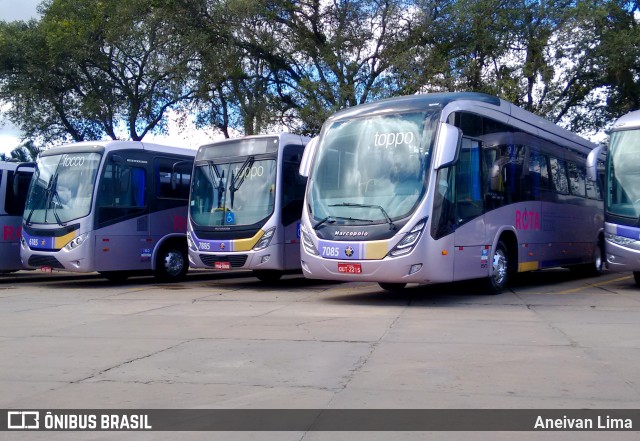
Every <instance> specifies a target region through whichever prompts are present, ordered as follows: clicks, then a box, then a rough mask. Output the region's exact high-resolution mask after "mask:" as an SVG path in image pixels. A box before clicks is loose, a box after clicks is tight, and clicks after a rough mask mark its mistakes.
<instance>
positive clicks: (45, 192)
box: [24, 153, 102, 225]
mask: <svg viewBox="0 0 640 441" xmlns="http://www.w3.org/2000/svg"><path fill="white" fill-rule="evenodd" d="M101 156H102V155H100V154H99V153H73V154H62V155H52V156H44V157H41V158H40V159H38V162H37V167H36V171H35V173H34V175H33V179H32V180H31V186H30V187H29V194H28V196H27V203H26V207H25V211H24V220H25V223H26V224H28V225H29V224H32V223H37V224H58V225H63V224H65V223H66V222H69V221H71V220H74V219H79V218H81V217H84V216H86V215H88V214H89V213H90V211H91V200H92V196H93V188H94V184H95V181H96V175H97V172H98V167H99V165H100V159H101Z"/></svg>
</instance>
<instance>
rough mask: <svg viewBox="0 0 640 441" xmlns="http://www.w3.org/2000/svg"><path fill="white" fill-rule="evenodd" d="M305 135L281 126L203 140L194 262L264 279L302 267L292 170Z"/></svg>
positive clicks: (195, 197) (296, 178)
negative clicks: (268, 132)
mask: <svg viewBox="0 0 640 441" xmlns="http://www.w3.org/2000/svg"><path fill="white" fill-rule="evenodd" d="M308 141H309V139H308V138H305V137H302V136H298V135H293V134H290V133H281V134H278V135H260V136H247V137H244V138H237V139H231V140H225V141H220V142H215V143H212V144H207V145H203V146H202V147H200V149H199V150H198V154H197V155H196V160H195V164H194V169H193V182H192V186H191V196H190V202H189V230H188V233H187V234H188V238H189V262H190V265H191V266H192V267H194V268H212V269H215V270H222V271H226V270H236V269H248V270H252V271H253V273H254V275H255V276H256V277H257V278H258V279H260V280H263V281H275V280H278V279H279V278H280V277H281V276H282V274H283V273H284V272H286V271H295V270H298V271H299V270H300V239H299V237H300V233H299V231H300V215H301V213H302V201H303V199H304V190H305V185H306V178H303V177H301V176H300V174H299V173H298V171H299V168H300V161H301V159H302V154H303V152H304V148H305V144H306V143H307V142H308Z"/></svg>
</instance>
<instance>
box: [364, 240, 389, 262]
mask: <svg viewBox="0 0 640 441" xmlns="http://www.w3.org/2000/svg"><path fill="white" fill-rule="evenodd" d="M364 247H365V248H364V258H365V259H367V260H380V259H382V258H383V257H384V256H386V255H387V253H388V252H389V246H388V241H386V240H374V241H371V242H367V243H366V244H365V246H364Z"/></svg>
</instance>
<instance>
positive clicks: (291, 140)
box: [200, 132, 310, 148]
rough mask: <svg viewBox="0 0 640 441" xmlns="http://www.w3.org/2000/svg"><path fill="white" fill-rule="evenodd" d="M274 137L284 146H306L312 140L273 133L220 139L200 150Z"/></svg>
mask: <svg viewBox="0 0 640 441" xmlns="http://www.w3.org/2000/svg"><path fill="white" fill-rule="evenodd" d="M274 137H277V138H278V139H280V144H282V145H284V144H288V143H291V144H306V143H307V142H308V141H309V139H310V138H307V137H306V136H301V135H294V134H293V133H288V132H281V133H271V134H265V135H250V136H240V137H237V138H225V139H220V140H218V141H213V142H208V143H206V144H202V145H201V146H200V148H203V147H214V146H217V145H220V144H224V143H226V142H233V141H239V140H243V139H262V138H274Z"/></svg>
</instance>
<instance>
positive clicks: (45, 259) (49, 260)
mask: <svg viewBox="0 0 640 441" xmlns="http://www.w3.org/2000/svg"><path fill="white" fill-rule="evenodd" d="M29 266H35V267H37V268H40V267H43V266H48V267H50V268H56V269H64V266H63V265H62V264H61V263H60V262H58V259H56V258H55V257H53V256H39V255H37V254H34V255H33V256H31V257H29Z"/></svg>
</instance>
